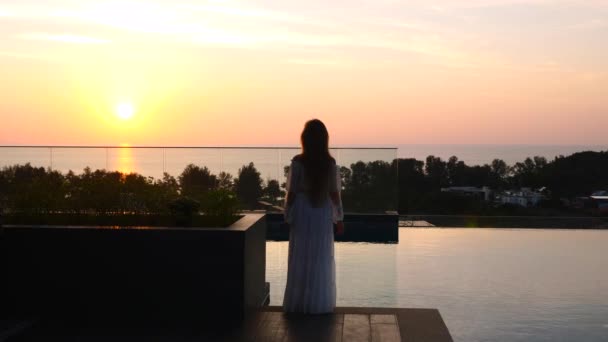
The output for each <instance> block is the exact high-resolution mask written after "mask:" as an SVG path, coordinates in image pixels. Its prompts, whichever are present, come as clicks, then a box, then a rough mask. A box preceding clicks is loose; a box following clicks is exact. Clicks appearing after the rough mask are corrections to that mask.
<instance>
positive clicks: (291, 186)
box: [283, 161, 299, 223]
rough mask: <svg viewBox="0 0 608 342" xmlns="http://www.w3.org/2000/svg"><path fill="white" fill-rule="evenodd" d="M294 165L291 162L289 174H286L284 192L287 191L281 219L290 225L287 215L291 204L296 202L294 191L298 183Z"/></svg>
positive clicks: (289, 218)
mask: <svg viewBox="0 0 608 342" xmlns="http://www.w3.org/2000/svg"><path fill="white" fill-rule="evenodd" d="M295 164H296V163H295V162H294V161H292V162H291V166H289V172H288V173H287V182H286V183H285V190H286V191H287V195H286V196H285V206H284V208H283V217H284V218H285V222H287V223H291V219H292V218H291V217H290V215H289V208H290V207H291V206H292V205H293V202H294V201H295V200H296V192H295V189H296V187H297V181H298V174H299V172H298V170H297V166H296V165H295Z"/></svg>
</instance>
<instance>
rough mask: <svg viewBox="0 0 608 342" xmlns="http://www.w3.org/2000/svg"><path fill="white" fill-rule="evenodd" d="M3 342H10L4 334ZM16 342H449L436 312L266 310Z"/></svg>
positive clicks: (39, 332)
mask: <svg viewBox="0 0 608 342" xmlns="http://www.w3.org/2000/svg"><path fill="white" fill-rule="evenodd" d="M0 337H2V338H0V341H8V340H11V341H12V339H9V338H8V337H9V336H7V335H4V336H2V334H0ZM12 337H13V338H15V341H46V340H49V339H50V340H61V341H91V342H93V341H130V342H132V341H163V342H164V341H175V342H181V341H188V342H194V341H247V342H249V341H251V342H274V341H277V342H293V341H297V342H300V341H302V342H308V341H311V342H317V341H318V342H323V341H328V342H329V341H332V342H342V341H344V342H360V341H361V342H396V341H407V342H421V341H425V342H434V341H437V342H451V341H452V337H451V336H450V333H449V331H448V329H447V327H446V326H445V324H444V322H443V319H442V318H441V315H440V314H439V311H437V310H435V309H391V308H336V310H335V313H333V314H327V315H296V314H284V313H283V312H281V308H280V307H276V306H271V307H265V308H263V309H262V310H261V311H258V312H255V313H252V314H251V315H249V316H248V318H247V319H246V320H245V321H244V322H243V323H242V324H238V326H236V327H235V326H232V327H230V328H229V327H226V326H215V327H212V328H209V327H207V328H203V327H202V326H199V327H192V326H190V327H188V328H185V327H181V328H178V327H172V328H168V327H160V326H154V325H152V326H143V327H142V326H140V327H139V328H134V327H128V328H126V327H124V326H123V327H122V328H118V329H116V328H110V327H108V326H105V325H97V326H96V327H89V328H84V329H83V328H82V327H77V326H74V324H60V325H59V326H58V325H57V324H48V323H47V324H34V325H33V328H32V329H29V330H28V331H25V332H20V333H19V334H16V335H13V336H12Z"/></svg>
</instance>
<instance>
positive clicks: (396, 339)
mask: <svg viewBox="0 0 608 342" xmlns="http://www.w3.org/2000/svg"><path fill="white" fill-rule="evenodd" d="M400 341H401V335H400V334H399V327H398V326H397V324H385V323H378V324H372V342H400Z"/></svg>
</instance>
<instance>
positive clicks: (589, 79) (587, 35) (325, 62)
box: [0, 0, 608, 146]
mask: <svg viewBox="0 0 608 342" xmlns="http://www.w3.org/2000/svg"><path fill="white" fill-rule="evenodd" d="M606 18H608V2H604V1H599V0H587V1H582V0H580V1H578V0H557V1H551V2H549V1H544V0H461V1H448V0H431V1H412V2H408V3H407V4H400V3H398V2H393V1H373V2H372V1H356V2H349V3H348V5H347V6H340V5H337V4H333V5H330V4H328V3H326V2H320V1H312V2H310V1H309V2H295V1H281V2H279V1H270V2H265V3H263V4H262V3H257V4H256V3H252V2H247V3H244V2H235V1H206V2H200V1H197V2H195V1H186V2H182V3H180V4H175V3H173V2H171V1H168V0H158V1H155V2H143V1H128V2H124V1H121V2H118V1H79V2H73V1H69V0H59V1H55V2H54V3H53V4H52V5H47V4H46V3H40V2H37V1H32V0H24V1H20V2H18V3H12V2H9V1H4V0H0V37H1V38H2V39H3V42H4V43H3V45H2V47H0V62H1V64H0V72H1V74H2V75H3V82H1V83H0V94H2V101H0V116H1V120H2V125H0V144H53V145H58V144H59V145H63V144H65V145H118V144H121V143H124V142H128V143H129V144H131V145H296V146H297V144H298V136H299V133H300V130H301V128H302V125H303V123H304V121H306V120H307V119H310V118H312V117H318V118H320V119H322V120H323V121H325V122H326V124H327V125H328V128H329V129H330V134H331V139H332V143H333V144H335V145H398V144H408V143H417V144H430V143H437V144H564V145H565V144H577V145H603V144H608V135H607V134H605V127H608V101H606V98H608V91H607V89H608V44H605V37H606V36H608V20H607V19H606ZM119 106H122V109H121V110H120V111H122V113H123V114H124V115H121V114H118V113H117V111H118V110H119V109H118V108H117V107H119ZM129 107H130V108H129ZM121 117H122V118H121Z"/></svg>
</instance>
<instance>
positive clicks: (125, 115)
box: [116, 102, 135, 120]
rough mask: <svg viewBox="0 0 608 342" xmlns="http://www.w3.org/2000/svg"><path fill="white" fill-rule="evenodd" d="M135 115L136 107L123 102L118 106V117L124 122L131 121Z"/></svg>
mask: <svg viewBox="0 0 608 342" xmlns="http://www.w3.org/2000/svg"><path fill="white" fill-rule="evenodd" d="M134 114H135V107H133V104H132V103H130V102H121V103H119V104H117V105H116V116H118V117H119V118H120V119H122V120H129V119H130V118H132V117H133V115H134Z"/></svg>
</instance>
